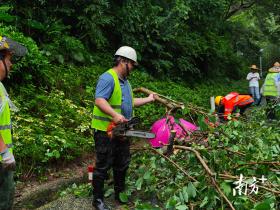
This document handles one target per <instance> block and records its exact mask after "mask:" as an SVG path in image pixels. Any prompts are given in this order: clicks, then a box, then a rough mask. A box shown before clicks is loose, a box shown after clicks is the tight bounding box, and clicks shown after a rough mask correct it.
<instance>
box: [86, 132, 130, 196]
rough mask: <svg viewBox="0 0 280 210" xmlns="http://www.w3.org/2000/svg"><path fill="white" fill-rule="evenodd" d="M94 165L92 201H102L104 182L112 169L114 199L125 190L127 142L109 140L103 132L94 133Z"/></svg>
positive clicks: (127, 160) (128, 153) (127, 157)
mask: <svg viewBox="0 0 280 210" xmlns="http://www.w3.org/2000/svg"><path fill="white" fill-rule="evenodd" d="M94 140H95V150H96V165H95V170H94V172H93V179H92V185H93V195H94V199H95V200H96V199H103V195H104V192H103V188H104V180H105V179H107V178H108V170H109V169H110V168H111V167H112V168H113V176H114V189H115V197H116V198H119V193H120V192H122V191H124V189H125V176H126V171H127V169H128V166H129V162H130V151H129V145H130V144H129V141H128V140H122V139H118V138H114V139H109V137H108V136H107V133H106V132H104V131H95V132H94Z"/></svg>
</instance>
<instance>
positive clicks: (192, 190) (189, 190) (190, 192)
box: [187, 182, 196, 198]
mask: <svg viewBox="0 0 280 210" xmlns="http://www.w3.org/2000/svg"><path fill="white" fill-rule="evenodd" d="M187 193H188V195H189V196H190V197H192V198H195V196H196V189H195V186H194V185H193V183H192V182H189V184H188V188H187Z"/></svg>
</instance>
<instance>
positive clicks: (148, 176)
mask: <svg viewBox="0 0 280 210" xmlns="http://www.w3.org/2000/svg"><path fill="white" fill-rule="evenodd" d="M143 178H144V179H146V180H149V179H150V178H151V172H150V171H146V172H145V174H144V177H143Z"/></svg>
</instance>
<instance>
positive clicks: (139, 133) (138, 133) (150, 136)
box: [124, 130, 156, 139]
mask: <svg viewBox="0 0 280 210" xmlns="http://www.w3.org/2000/svg"><path fill="white" fill-rule="evenodd" d="M124 136H133V137H140V138H145V139H153V138H155V137H156V135H155V134H154V133H150V132H146V131H136V130H128V131H125V133H124Z"/></svg>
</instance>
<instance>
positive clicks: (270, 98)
mask: <svg viewBox="0 0 280 210" xmlns="http://www.w3.org/2000/svg"><path fill="white" fill-rule="evenodd" d="M262 94H263V96H265V98H266V102H267V108H266V113H267V117H268V118H269V119H275V118H276V114H275V109H274V107H275V106H276V105H277V103H279V100H277V99H279V96H280V63H279V62H275V63H274V65H273V67H272V68H270V69H269V70H268V74H267V75H266V78H265V81H264V84H263V87H262Z"/></svg>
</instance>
